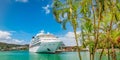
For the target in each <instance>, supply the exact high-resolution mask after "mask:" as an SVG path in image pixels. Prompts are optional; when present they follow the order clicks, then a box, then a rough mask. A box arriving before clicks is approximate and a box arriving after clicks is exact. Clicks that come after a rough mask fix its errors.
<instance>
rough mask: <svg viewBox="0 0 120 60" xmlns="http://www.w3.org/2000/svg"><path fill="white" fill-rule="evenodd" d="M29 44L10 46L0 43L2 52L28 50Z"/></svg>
mask: <svg viewBox="0 0 120 60" xmlns="http://www.w3.org/2000/svg"><path fill="white" fill-rule="evenodd" d="M28 49H29V44H25V45H17V44H8V43H3V42H0V51H9V50H28Z"/></svg>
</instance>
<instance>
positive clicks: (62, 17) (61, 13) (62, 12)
mask: <svg viewBox="0 0 120 60" xmlns="http://www.w3.org/2000/svg"><path fill="white" fill-rule="evenodd" d="M79 1H80V0H64V1H63V0H54V2H53V14H54V16H55V18H56V20H57V22H59V23H61V24H62V26H63V28H64V29H66V23H68V22H69V23H70V24H71V26H72V28H73V31H74V35H75V40H76V44H77V49H78V55H79V58H80V60H82V57H81V55H80V48H79V42H78V38H77V33H76V31H77V27H78V16H79V14H78V12H77V11H78V9H79V6H78V4H79Z"/></svg>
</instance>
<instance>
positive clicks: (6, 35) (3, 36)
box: [0, 30, 25, 44]
mask: <svg viewBox="0 0 120 60" xmlns="http://www.w3.org/2000/svg"><path fill="white" fill-rule="evenodd" d="M11 36H12V34H11V33H10V32H8V31H1V30H0V42H4V43H10V44H24V43H25V41H24V40H19V39H14V38H12V37H11Z"/></svg>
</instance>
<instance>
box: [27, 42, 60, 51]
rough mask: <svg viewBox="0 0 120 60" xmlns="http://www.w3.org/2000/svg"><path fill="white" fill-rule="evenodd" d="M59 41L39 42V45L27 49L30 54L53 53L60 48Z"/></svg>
mask: <svg viewBox="0 0 120 60" xmlns="http://www.w3.org/2000/svg"><path fill="white" fill-rule="evenodd" d="M61 43H62V42H61V41H59V40H58V41H55V40H54V41H41V42H39V44H36V45H35V46H31V47H30V48H29V51H30V52H47V53H55V51H56V50H57V49H58V48H59V47H60V45H61Z"/></svg>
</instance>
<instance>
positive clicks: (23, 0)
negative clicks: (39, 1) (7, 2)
mask: <svg viewBox="0 0 120 60" xmlns="http://www.w3.org/2000/svg"><path fill="white" fill-rule="evenodd" d="M16 2H23V3H26V2H28V0H16Z"/></svg>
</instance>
